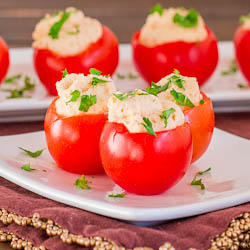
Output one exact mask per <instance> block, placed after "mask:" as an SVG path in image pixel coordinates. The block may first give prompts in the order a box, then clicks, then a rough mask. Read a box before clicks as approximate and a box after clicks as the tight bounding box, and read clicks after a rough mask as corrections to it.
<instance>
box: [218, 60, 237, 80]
mask: <svg viewBox="0 0 250 250" xmlns="http://www.w3.org/2000/svg"><path fill="white" fill-rule="evenodd" d="M237 71H238V66H237V63H236V61H235V60H232V62H231V65H230V67H229V69H228V70H225V71H222V72H221V75H222V76H226V75H230V74H235V73H236V72H237Z"/></svg>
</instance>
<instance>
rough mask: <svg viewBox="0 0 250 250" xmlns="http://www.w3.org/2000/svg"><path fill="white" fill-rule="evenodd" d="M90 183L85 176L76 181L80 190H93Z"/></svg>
mask: <svg viewBox="0 0 250 250" xmlns="http://www.w3.org/2000/svg"><path fill="white" fill-rule="evenodd" d="M90 183H92V182H91V181H88V180H86V178H85V175H82V176H81V177H80V178H79V179H76V181H75V186H76V187H77V188H80V189H91V187H90V186H89V184H90Z"/></svg>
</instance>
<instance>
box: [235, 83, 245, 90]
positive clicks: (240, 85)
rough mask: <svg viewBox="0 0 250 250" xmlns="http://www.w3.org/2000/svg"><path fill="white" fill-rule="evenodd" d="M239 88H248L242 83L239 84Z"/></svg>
mask: <svg viewBox="0 0 250 250" xmlns="http://www.w3.org/2000/svg"><path fill="white" fill-rule="evenodd" d="M237 87H238V88H240V89H243V88H246V86H245V85H243V84H241V83H239V84H238V85H237Z"/></svg>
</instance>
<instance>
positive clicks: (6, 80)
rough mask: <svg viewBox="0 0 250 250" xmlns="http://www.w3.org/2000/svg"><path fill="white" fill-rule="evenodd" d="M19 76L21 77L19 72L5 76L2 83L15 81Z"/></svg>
mask: <svg viewBox="0 0 250 250" xmlns="http://www.w3.org/2000/svg"><path fill="white" fill-rule="evenodd" d="M21 77H22V75H21V74H17V75H13V76H10V77H7V78H6V79H5V80H4V83H16V81H17V80H19V79H20V78H21Z"/></svg>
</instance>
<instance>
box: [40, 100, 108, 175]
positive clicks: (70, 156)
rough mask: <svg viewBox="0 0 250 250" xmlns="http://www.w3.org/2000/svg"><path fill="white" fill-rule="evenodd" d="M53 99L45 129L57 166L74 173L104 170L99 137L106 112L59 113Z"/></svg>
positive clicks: (96, 172) (105, 119) (98, 172)
mask: <svg viewBox="0 0 250 250" xmlns="http://www.w3.org/2000/svg"><path fill="white" fill-rule="evenodd" d="M56 100H57V98H56V99H54V101H53V102H52V104H51V105H50V107H49V109H48V111H47V113H46V117H45V121H44V130H45V135H46V141H47V145H48V149H49V152H50V154H51V156H52V157H53V158H54V160H55V162H56V163H57V165H58V167H60V168H62V169H64V170H66V171H68V172H71V173H76V174H84V175H92V174H100V173H103V172H104V170H103V167H102V165H101V161H100V155H99V141H100V136H101V132H102V129H103V127H104V124H105V122H106V121H107V118H108V117H107V114H97V115H95V114H84V115H78V116H72V117H62V116H60V115H58V114H57V112H56V107H55V101H56Z"/></svg>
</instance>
